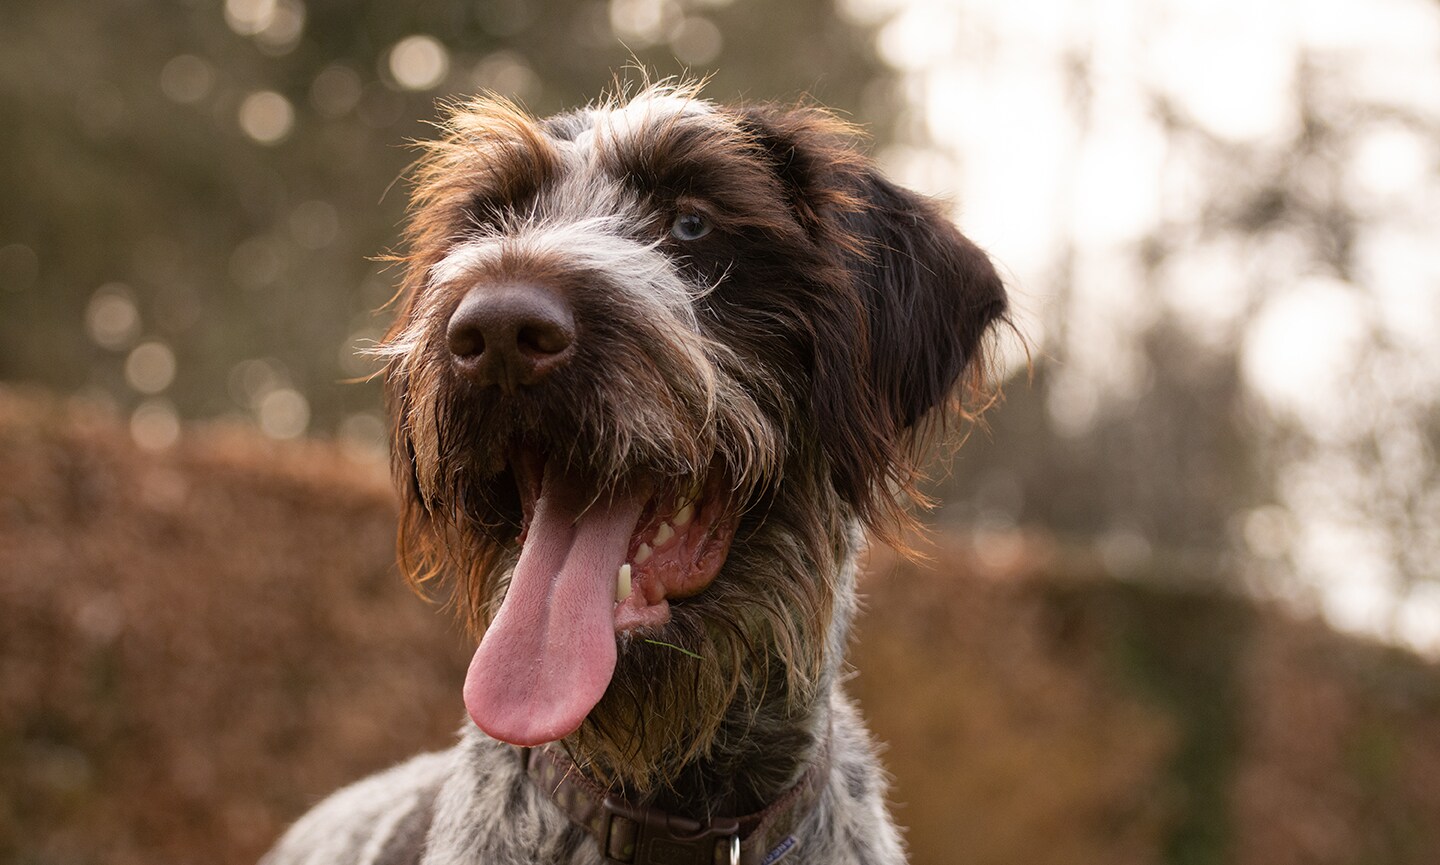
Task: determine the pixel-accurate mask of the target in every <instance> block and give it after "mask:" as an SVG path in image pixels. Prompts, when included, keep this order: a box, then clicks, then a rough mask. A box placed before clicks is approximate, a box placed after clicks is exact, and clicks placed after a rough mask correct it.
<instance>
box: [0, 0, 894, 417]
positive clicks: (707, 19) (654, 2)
mask: <svg viewBox="0 0 1440 865" xmlns="http://www.w3.org/2000/svg"><path fill="white" fill-rule="evenodd" d="M0 18H3V26H0V112H3V115H4V116H6V117H9V118H13V120H12V123H11V124H9V126H10V130H11V131H10V132H9V133H7V134H6V135H4V136H0V184H3V187H4V189H5V190H6V195H5V197H4V200H3V201H0V343H3V344H4V345H5V346H6V351H5V352H4V353H3V354H0V378H3V379H12V380H25V381H34V382H39V383H43V384H45V385H48V386H50V387H53V388H57V389H60V390H62V391H66V392H71V391H76V390H84V391H86V392H88V393H89V394H91V395H92V396H101V397H102V398H105V399H109V400H111V401H113V402H115V403H116V404H118V406H119V407H120V408H122V409H123V410H127V411H128V410H132V409H135V410H136V412H137V413H136V414H135V425H136V432H137V435H138V436H140V437H141V438H142V440H146V441H150V442H152V443H154V444H163V443H164V442H165V441H167V440H168V438H169V437H170V436H173V432H174V429H175V426H174V424H175V420H176V417H177V415H178V416H183V417H193V418H208V417H217V416H232V417H241V418H247V419H250V420H253V421H255V422H257V423H259V425H260V426H261V428H262V429H264V430H265V431H266V432H268V433H270V434H272V435H276V436H280V437H290V436H294V435H298V434H300V433H302V432H305V431H306V430H310V431H328V430H332V429H335V428H336V426H337V424H341V425H343V424H344V423H346V422H347V418H348V421H349V422H351V425H350V426H348V427H346V430H347V431H349V432H352V433H355V434H357V435H360V436H362V437H366V436H368V437H378V436H379V434H380V429H381V426H380V423H379V421H378V419H377V418H376V416H375V415H374V412H375V409H376V408H377V405H378V389H377V388H376V387H375V386H374V385H342V384H340V382H341V381H342V380H344V379H348V378H352V377H355V376H358V375H363V374H364V373H366V372H369V371H370V369H371V367H370V366H369V365H368V364H367V362H365V361H363V360H360V359H357V358H356V357H355V352H354V349H355V344H356V343H357V341H363V340H364V339H365V338H366V337H375V336H377V335H378V334H379V333H380V332H381V331H382V330H383V328H384V323H385V321H384V317H383V315H382V316H379V317H377V316H376V315H375V314H374V311H375V310H376V309H377V308H378V307H380V306H381V305H382V304H383V303H384V302H385V301H386V300H387V299H388V298H389V296H390V294H391V292H392V290H393V284H394V282H395V277H394V274H392V273H387V272H385V270H384V268H383V267H381V266H379V265H377V264H375V263H373V262H372V261H370V260H369V258H368V257H370V256H374V255H377V254H379V253H382V252H384V251H385V250H387V249H388V248H389V247H390V246H391V245H392V244H393V243H395V241H396V238H397V235H398V225H399V222H400V219H401V215H402V211H403V207H404V200H405V193H404V189H403V185H402V186H399V187H398V188H396V184H395V181H396V179H397V178H398V177H399V176H400V175H401V174H402V173H403V171H404V169H405V166H406V165H407V163H408V162H409V160H410V159H411V158H412V154H411V153H410V151H409V150H407V148H406V147H405V146H404V145H405V144H406V142H407V141H409V140H412V139H416V138H424V137H427V136H428V135H430V134H431V132H432V130H431V129H430V128H429V127H428V126H427V123H428V122H430V121H432V120H433V119H434V118H435V117H436V115H437V109H436V101H437V98H440V97H445V96H450V95H465V94H469V93H473V92H476V91H479V90H482V89H489V90H494V91H497V92H500V93H502V94H504V95H507V96H510V97H512V98H516V99H518V100H520V101H521V102H523V103H525V104H527V105H528V106H530V107H531V108H532V109H534V110H536V111H537V112H539V113H542V114H543V113H549V112H553V111H556V110H559V109H561V108H565V107H572V106H574V105H576V104H583V103H584V102H586V101H589V100H591V99H594V98H595V97H597V96H599V95H600V94H601V93H602V92H603V91H605V90H606V89H607V88H608V87H610V86H611V85H612V84H613V81H614V77H613V76H614V75H615V74H616V73H620V74H621V75H622V76H623V75H624V70H625V67H626V66H627V65H630V64H639V65H641V66H643V67H644V68H646V69H649V70H651V71H652V72H653V74H656V75H661V76H664V75H672V74H693V75H705V74H709V73H710V71H711V70H716V71H715V72H714V75H713V79H712V81H711V83H710V85H709V87H708V88H707V94H708V95H709V96H711V97H712V98H716V99H722V100H728V99H736V98H749V99H796V98H800V97H802V96H804V95H807V94H808V95H813V96H814V97H815V98H817V99H819V100H821V101H822V102H825V103H826V104H829V105H832V106H834V107H836V108H838V109H840V110H842V111H846V112H849V113H851V114H852V115H853V116H854V117H855V118H856V119H857V120H858V121H860V122H863V123H865V124H867V125H868V126H869V127H870V128H871V129H872V130H874V131H875V132H876V133H877V134H879V135H882V136H883V135H884V134H885V133H886V130H887V129H888V128H889V124H890V122H891V120H892V115H893V111H894V106H893V102H892V101H891V100H887V99H885V98H883V93H884V87H885V82H886V80H887V75H888V72H887V70H886V69H885V68H884V67H883V66H882V65H881V64H880V63H879V61H878V60H876V59H875V56H874V53H873V51H872V49H871V47H870V46H871V43H872V41H873V40H872V39H871V38H870V36H869V34H867V33H866V32H864V31H863V30H861V29H858V28H857V27H856V26H854V25H852V24H850V23H847V21H846V20H845V19H843V18H841V17H839V16H837V15H835V14H834V10H833V8H832V4H831V2H830V0H797V2H787V3H784V4H764V3H760V2H759V0H685V2H680V0H609V2H604V0H541V2H532V0H479V2H459V0H430V2H423V3H406V4H395V3H385V2H378V0H371V2H358V3H357V2H350V0H344V2H341V0H310V2H304V0H224V2H223V3H210V2H199V0H191V2H185V3H166V2H158V0H124V2H116V3H103V4H91V3H84V2H80V0H61V2H55V0H12V2H7V3H6V4H5V8H4V10H3V12H0ZM137 407H138V408H137Z"/></svg>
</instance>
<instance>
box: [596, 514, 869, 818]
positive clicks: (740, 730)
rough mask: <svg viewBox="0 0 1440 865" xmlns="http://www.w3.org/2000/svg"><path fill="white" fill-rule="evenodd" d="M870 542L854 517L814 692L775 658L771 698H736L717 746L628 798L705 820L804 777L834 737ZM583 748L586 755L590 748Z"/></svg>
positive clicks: (751, 808)
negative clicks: (797, 693) (805, 691)
mask: <svg viewBox="0 0 1440 865" xmlns="http://www.w3.org/2000/svg"><path fill="white" fill-rule="evenodd" d="M864 543H865V536H864V532H863V530H862V529H861V528H860V527H859V525H858V523H853V522H852V523H851V525H850V526H849V529H848V531H847V532H846V538H845V540H844V541H843V542H842V546H843V550H842V552H841V555H839V556H837V557H836V560H837V561H838V563H839V564H838V567H837V568H836V574H835V577H834V588H835V594H834V597H835V599H836V600H835V605H834V608H833V609H832V611H831V619H830V622H829V625H828V628H827V632H826V640H825V645H824V646H823V647H822V648H821V650H822V651H823V652H824V657H823V660H822V665H821V671H820V675H819V678H818V679H817V681H816V686H815V687H814V689H813V691H812V692H811V694H810V695H808V696H807V697H806V698H805V699H803V700H796V699H794V698H793V695H791V694H789V693H788V691H787V685H786V682H785V671H784V669H783V667H782V666H781V665H779V664H777V665H775V666H774V667H773V668H772V676H773V681H772V683H771V685H770V686H769V687H767V688H765V689H764V691H763V694H764V697H763V699H762V700H761V701H760V702H759V703H758V704H751V703H743V702H737V703H736V704H735V705H732V706H731V707H730V709H729V711H728V712H727V713H726V716H725V719H724V721H723V722H722V724H721V727H720V730H719V732H718V734H717V735H716V737H715V745H714V747H713V748H711V749H710V751H709V753H707V754H705V755H704V756H702V757H700V758H698V759H695V760H692V761H691V762H689V763H687V764H685V765H684V766H682V767H680V768H679V770H678V771H677V772H675V773H674V774H673V776H672V778H671V780H670V781H669V782H668V783H666V784H663V785H660V786H658V787H657V788H655V789H653V790H629V789H621V790H619V791H618V792H619V793H620V794H621V795H622V796H623V797H624V798H625V799H627V800H628V801H630V802H632V803H634V804H644V805H651V806H654V807H656V808H660V809H663V810H665V811H669V812H672V813H675V814H680V815H685V816H689V817H693V818H695V819H701V820H704V819H709V818H712V817H734V816H738V815H742V814H749V813H754V812H756V811H760V810H762V809H764V808H765V807H766V806H768V805H769V804H770V803H772V802H774V801H775V800H776V799H778V798H780V797H781V796H783V795H784V794H785V793H786V792H787V791H789V790H790V789H791V788H793V787H794V786H795V785H796V784H797V783H799V781H800V779H801V778H802V777H803V776H804V775H805V773H806V772H807V771H808V770H809V769H810V767H811V766H812V765H814V763H815V762H816V761H817V760H819V759H821V756H822V753H823V751H824V749H825V748H826V746H827V745H828V740H829V736H830V729H831V714H832V708H831V704H832V698H833V696H834V691H835V689H836V688H837V687H838V683H839V681H840V667H841V664H842V663H843V661H844V653H845V648H846V644H847V642H848V639H849V634H850V626H851V622H852V620H853V618H854V614H855V606H856V604H855V600H854V598H855V591H854V584H855V580H856V573H857V568H858V562H859V559H860V557H861V555H862V553H863V551H864ZM577 756H578V757H580V758H581V761H582V763H583V758H584V755H583V754H579V755H577Z"/></svg>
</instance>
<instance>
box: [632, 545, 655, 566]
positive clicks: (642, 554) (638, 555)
mask: <svg viewBox="0 0 1440 865" xmlns="http://www.w3.org/2000/svg"><path fill="white" fill-rule="evenodd" d="M653 552H655V551H654V550H652V549H650V545H649V544H641V545H640V549H638V550H636V551H635V564H637V565H643V564H645V563H646V562H648V561H650V554H651V553H653Z"/></svg>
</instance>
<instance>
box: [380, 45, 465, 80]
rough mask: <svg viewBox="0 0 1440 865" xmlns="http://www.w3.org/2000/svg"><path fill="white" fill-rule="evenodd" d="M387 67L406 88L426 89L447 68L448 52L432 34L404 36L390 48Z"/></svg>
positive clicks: (448, 68)
mask: <svg viewBox="0 0 1440 865" xmlns="http://www.w3.org/2000/svg"><path fill="white" fill-rule="evenodd" d="M389 68H390V74H391V75H392V76H394V78H395V82H396V83H397V84H399V85H400V86H401V87H403V88H405V89H406V90H429V89H431V88H432V87H435V86H436V85H437V84H439V83H440V82H441V81H443V80H444V79H445V75H446V74H447V73H448V72H449V71H450V52H448V51H446V50H445V46H444V45H441V44H440V41H439V40H438V39H436V38H435V37H433V36H425V35H423V34H421V35H415V36H407V37H405V38H404V39H401V40H400V41H399V42H397V43H396V44H395V47H394V48H391V49H390V58H389Z"/></svg>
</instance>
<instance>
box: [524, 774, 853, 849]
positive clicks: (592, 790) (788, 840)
mask: <svg viewBox="0 0 1440 865" xmlns="http://www.w3.org/2000/svg"><path fill="white" fill-rule="evenodd" d="M821 751H822V753H821V755H820V759H819V760H817V761H816V762H815V764H814V765H813V766H811V767H810V770H809V771H808V772H806V773H805V776H804V777H803V778H801V779H800V782H799V783H798V784H796V785H795V786H794V787H791V788H790V789H789V790H787V791H785V793H783V794H782V795H781V796H780V798H779V799H776V800H775V801H774V802H772V803H770V805H769V806H767V807H766V808H765V810H763V811H758V812H756V813H754V814H747V815H745V816H743V817H717V818H715V819H713V820H711V821H709V822H708V823H702V822H700V821H698V820H692V819H690V818H688V817H681V816H678V815H675V814H668V813H666V812H664V811H661V810H660V809H658V808H653V807H650V806H644V805H631V804H630V803H628V802H626V801H624V800H622V799H620V798H618V797H616V796H612V795H609V794H607V793H606V792H605V791H604V790H603V789H601V787H600V785H598V784H596V783H595V782H594V781H592V780H591V779H590V778H589V777H587V776H586V775H585V773H584V772H582V771H581V770H580V767H579V766H577V765H575V762H574V761H573V760H571V759H570V758H569V757H567V756H566V755H565V754H563V753H561V752H559V751H558V750H554V749H551V748H548V747H542V748H529V749H525V751H524V752H523V753H524V758H523V759H524V761H525V771H526V772H527V773H528V774H529V775H530V778H531V780H532V781H534V782H535V783H536V784H537V785H539V787H540V789H541V790H543V791H544V792H545V793H546V794H547V795H549V797H550V798H551V800H553V801H554V802H555V804H556V805H557V806H558V807H559V808H560V810H561V811H564V812H565V815H566V816H567V817H569V818H570V820H571V822H573V823H575V824H576V825H577V826H579V827H580V828H582V829H584V830H585V831H586V832H588V833H589V834H590V836H591V837H593V838H594V839H595V840H596V841H597V842H599V844H600V851H601V852H602V853H603V854H604V855H605V861H606V862H609V863H620V865H775V863H777V862H779V861H780V860H781V859H783V858H784V857H785V856H786V855H787V854H789V853H790V851H791V850H793V849H794V848H795V845H796V838H795V835H794V834H793V833H794V831H795V829H796V827H797V826H798V825H799V823H800V820H801V819H802V818H804V816H805V815H806V814H807V813H809V811H810V809H811V808H814V807H815V805H816V803H817V802H818V801H819V800H820V791H821V790H823V789H824V787H825V782H826V779H827V778H828V777H829V774H830V756H829V748H828V746H827V747H824V748H822V749H821Z"/></svg>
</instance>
